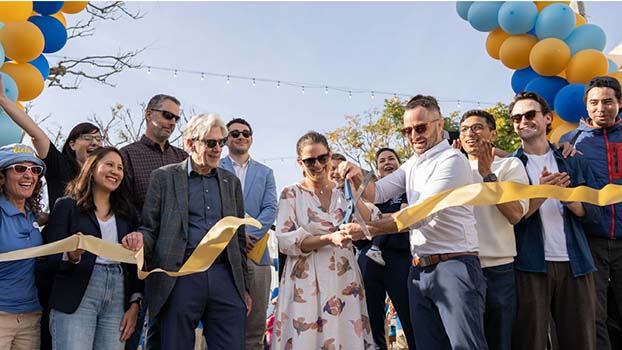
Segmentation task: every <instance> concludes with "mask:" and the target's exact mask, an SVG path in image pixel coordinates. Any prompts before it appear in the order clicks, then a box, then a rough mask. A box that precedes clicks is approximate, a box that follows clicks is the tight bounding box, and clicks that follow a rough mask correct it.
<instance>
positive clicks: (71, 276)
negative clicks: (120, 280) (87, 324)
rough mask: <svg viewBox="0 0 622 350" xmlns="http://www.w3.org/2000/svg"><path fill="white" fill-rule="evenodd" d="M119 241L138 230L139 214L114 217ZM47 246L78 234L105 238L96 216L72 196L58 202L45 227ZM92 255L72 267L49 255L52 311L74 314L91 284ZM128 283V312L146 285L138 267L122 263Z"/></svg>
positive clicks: (87, 253) (126, 302) (93, 260)
mask: <svg viewBox="0 0 622 350" xmlns="http://www.w3.org/2000/svg"><path fill="white" fill-rule="evenodd" d="M115 219H116V222H117V232H118V235H119V242H121V239H122V238H123V237H124V236H125V235H127V234H128V233H130V232H133V231H136V229H137V227H138V214H137V213H136V212H135V211H134V212H133V213H132V215H131V219H130V220H126V219H124V218H122V217H120V216H119V215H116V216H115ZM46 231H47V234H46V236H45V240H46V242H47V243H49V242H54V241H59V240H61V239H64V238H67V237H69V236H71V235H73V234H76V233H78V232H82V233H83V234H85V235H91V236H95V237H98V238H101V237H102V234H101V231H100V228H99V223H98V222H97V217H96V216H95V213H94V212H93V211H83V210H82V209H80V208H79V207H78V206H77V204H76V201H75V200H74V199H72V198H70V197H62V198H60V199H58V200H57V201H56V204H55V205H54V209H52V212H51V213H50V216H49V218H48V222H47V224H46ZM96 258H97V256H96V255H95V254H93V253H91V252H88V251H87V252H84V254H83V255H82V258H81V260H80V262H79V263H77V264H73V263H71V262H69V261H63V260H62V254H56V255H53V256H50V257H49V259H48V263H49V264H50V268H51V271H53V273H54V274H55V275H54V285H53V287H52V293H51V295H50V301H49V304H50V305H49V306H50V308H52V309H55V310H58V311H61V312H64V313H68V314H71V313H74V312H75V311H76V310H77V309H78V306H80V302H81V301H82V297H84V293H85V292H86V288H87V287H88V285H89V281H90V279H91V274H92V273H93V267H94V266H95V259H96ZM121 266H122V268H123V272H124V276H125V279H124V282H125V309H126V310H127V309H128V308H129V299H130V296H131V295H132V294H134V293H141V294H142V293H143V289H144V283H143V281H141V280H139V279H138V276H137V273H136V265H131V264H125V263H123V264H121Z"/></svg>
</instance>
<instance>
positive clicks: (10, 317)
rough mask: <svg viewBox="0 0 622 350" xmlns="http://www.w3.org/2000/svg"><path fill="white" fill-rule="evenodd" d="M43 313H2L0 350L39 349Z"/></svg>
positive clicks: (0, 313)
mask: <svg viewBox="0 0 622 350" xmlns="http://www.w3.org/2000/svg"><path fill="white" fill-rule="evenodd" d="M40 321H41V311H35V312H30V313H27V314H11V313H8V312H2V311H0V349H2V350H32V349H39V342H40V338H39V336H40V334H39V332H40V329H41V324H40Z"/></svg>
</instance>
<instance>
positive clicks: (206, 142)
mask: <svg viewBox="0 0 622 350" xmlns="http://www.w3.org/2000/svg"><path fill="white" fill-rule="evenodd" d="M193 141H199V142H201V143H202V144H204V145H205V146H207V147H208V148H216V145H218V146H220V148H223V147H225V143H227V138H226V137H225V138H224V139H220V140H201V139H193Z"/></svg>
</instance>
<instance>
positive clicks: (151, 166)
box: [121, 94, 188, 350]
mask: <svg viewBox="0 0 622 350" xmlns="http://www.w3.org/2000/svg"><path fill="white" fill-rule="evenodd" d="M179 106H180V102H179V100H177V99H176V98H175V97H173V96H169V95H164V94H159V95H155V96H153V97H152V98H151V99H150V100H149V103H147V108H145V126H146V128H145V134H144V135H142V137H141V138H140V140H138V141H136V142H134V143H131V144H129V145H127V146H125V147H123V148H121V154H122V155H123V160H124V163H125V169H126V171H127V177H128V180H129V183H130V187H131V189H132V192H133V193H132V197H131V198H132V199H133V203H134V205H135V206H136V209H137V210H138V212H139V213H140V212H141V210H142V208H143V204H144V202H145V195H146V194H147V186H148V184H149V176H150V175H151V172H152V171H154V170H155V169H158V168H160V167H162V166H165V165H168V164H173V163H179V162H181V161H183V160H184V159H186V158H187V157H188V154H187V153H186V152H185V151H184V150H182V149H181V148H178V147H175V146H173V145H171V144H170V143H169V141H168V140H169V138H170V137H171V134H172V133H173V131H174V130H175V127H176V125H177V121H178V120H179ZM146 309H147V307H146V305H145V304H143V305H142V306H141V310H140V313H139V315H138V319H137V325H136V329H137V330H138V331H137V332H134V334H133V335H132V337H131V338H130V339H128V341H127V342H126V344H125V349H126V350H136V349H137V348H138V344H139V341H140V337H141V335H142V333H143V332H142V329H143V323H144V321H145V312H146ZM155 322H156V321H155V320H154V319H152V318H150V319H149V324H148V327H147V336H146V338H147V339H146V340H147V341H146V343H147V344H146V349H147V350H159V349H160V346H159V343H160V342H159V339H160V338H159V334H158V331H157V330H158V325H157V323H155Z"/></svg>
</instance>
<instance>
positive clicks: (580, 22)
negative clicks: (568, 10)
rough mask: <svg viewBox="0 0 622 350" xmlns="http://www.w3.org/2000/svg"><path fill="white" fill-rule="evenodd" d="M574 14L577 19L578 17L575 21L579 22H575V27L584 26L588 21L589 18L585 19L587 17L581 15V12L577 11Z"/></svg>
mask: <svg viewBox="0 0 622 350" xmlns="http://www.w3.org/2000/svg"><path fill="white" fill-rule="evenodd" d="M574 16H575V19H576V20H575V22H576V23H577V24H575V27H578V26H582V25H584V24H586V23H587V19H585V17H583V16H581V14H580V13H575V15H574Z"/></svg>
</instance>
